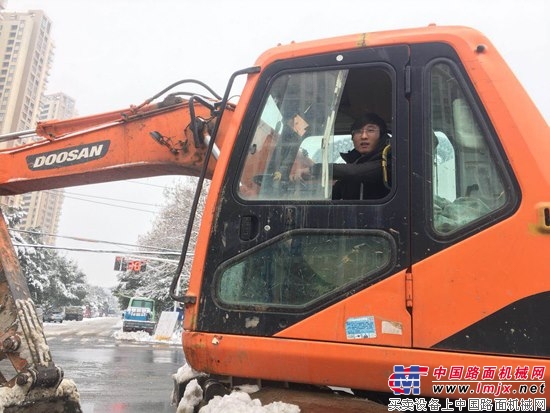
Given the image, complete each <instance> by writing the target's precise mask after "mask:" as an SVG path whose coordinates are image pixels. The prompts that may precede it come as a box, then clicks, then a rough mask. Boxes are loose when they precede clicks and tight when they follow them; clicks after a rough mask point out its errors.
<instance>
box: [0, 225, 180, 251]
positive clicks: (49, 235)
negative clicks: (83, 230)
mask: <svg viewBox="0 0 550 413" xmlns="http://www.w3.org/2000/svg"><path fill="white" fill-rule="evenodd" d="M8 230H9V231H14V232H21V233H24V234H32V235H44V236H47V237H55V238H65V239H72V240H76V241H82V242H90V243H97V244H111V245H124V246H126V247H138V248H150V249H156V250H164V251H174V250H171V249H169V248H162V247H153V246H149V245H137V244H127V243H124V242H116V241H105V240H99V239H90V238H80V237H73V236H69V235H57V234H50V233H45V232H38V231H29V230H25V229H15V228H8Z"/></svg>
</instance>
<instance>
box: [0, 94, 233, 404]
mask: <svg viewBox="0 0 550 413" xmlns="http://www.w3.org/2000/svg"><path fill="white" fill-rule="evenodd" d="M151 100H152V99H149V100H148V101H146V102H144V103H143V104H142V105H140V106H132V107H130V108H128V109H125V110H120V111H112V112H107V113H102V114H99V115H93V116H87V117H79V118H75V119H70V120H63V121H46V122H40V123H39V124H38V126H37V128H36V130H35V131H26V132H24V133H19V134H18V133H13V134H9V135H5V136H3V137H0V141H4V142H6V141H7V142H14V143H15V145H12V146H11V147H10V148H7V149H2V150H0V195H15V194H21V193H26V192H31V191H37V190H45V189H51V188H61V187H68V186H74V185H84V184H91V183H99V182H107V181H117V180H123V179H127V178H143V177H149V176H158V175H168V174H179V175H190V176H198V175H199V174H200V173H201V170H202V169H203V165H204V163H205V155H208V151H207V150H208V143H209V140H210V139H211V137H210V131H211V130H216V131H217V132H219V133H220V135H221V136H223V125H222V126H220V125H215V129H213V128H214V124H215V122H216V119H220V116H219V115H220V113H221V110H222V106H223V110H224V112H225V113H224V117H226V119H228V118H230V116H231V114H232V112H233V109H234V106H233V105H230V104H227V103H226V101H225V103H224V101H222V104H221V105H220V99H218V98H217V97H216V98H213V99H206V98H204V97H196V98H195V97H194V96H192V97H191V98H190V99H183V98H181V97H179V96H174V95H169V96H168V97H167V98H165V99H164V100H163V101H161V102H160V103H150V102H151ZM220 128H221V129H220ZM23 136H24V137H25V140H26V141H27V142H26V143H23V142H22V139H21V138H22V137H23ZM220 143H221V144H223V141H222V140H221V139H220V141H219V142H218V144H220ZM212 147H214V146H211V147H210V149H211V151H212V153H214V157H213V158H212V159H211V161H209V162H208V165H207V169H206V177H210V176H211V174H212V172H213V170H214V166H215V163H216V160H215V155H216V151H217V150H218V149H217V147H214V150H212ZM203 173H204V172H203ZM0 216H1V217H2V218H1V219H0V360H3V359H7V360H8V361H9V362H10V363H9V364H8V365H11V367H13V368H11V367H10V368H9V369H7V370H9V371H10V372H11V373H12V375H13V377H11V376H10V375H9V374H8V373H7V372H6V371H1V372H0V387H2V388H1V389H0V390H1V391H2V392H3V393H4V394H0V397H2V396H5V397H3V398H2V400H11V402H9V403H8V404H9V406H2V407H3V408H4V409H5V410H2V411H10V412H11V411H16V412H25V411H29V412H31V411H32V412H63V413H75V412H80V411H81V410H80V402H79V395H78V391H77V390H76V386H75V385H74V383H73V382H72V381H71V380H66V379H63V371H62V370H61V368H59V367H57V366H56V365H55V364H54V362H53V360H52V357H51V353H50V350H49V347H48V345H47V343H46V338H45V335H44V331H43V327H42V324H41V322H39V320H38V317H37V315H36V309H35V306H34V303H33V301H32V299H31V297H30V293H29V289H28V286H27V283H26V280H25V277H24V275H23V273H22V271H21V268H20V266H19V263H18V260H17V256H16V253H15V250H14V248H13V245H12V243H11V240H10V236H9V232H8V228H7V225H6V222H5V221H4V219H3V216H2V214H0ZM5 365H6V364H2V366H5ZM2 370H4V369H3V368H2ZM9 409H13V410H9ZM25 409H27V410H25ZM40 409H42V410H40Z"/></svg>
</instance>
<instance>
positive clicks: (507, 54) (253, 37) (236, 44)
mask: <svg viewBox="0 0 550 413" xmlns="http://www.w3.org/2000/svg"><path fill="white" fill-rule="evenodd" d="M32 9H39V10H44V11H45V13H46V14H47V16H48V17H49V18H50V19H51V20H52V24H53V27H52V36H53V39H54V42H55V45H56V48H55V56H54V60H53V66H52V69H51V76H50V81H49V86H48V93H55V92H63V93H65V94H67V95H69V96H71V97H72V98H74V99H76V103H77V108H78V111H79V113H80V114H81V115H88V114H94V113H100V112H106V111H110V110H114V109H122V108H126V107H128V106H129V105H131V104H139V103H141V102H143V101H144V100H145V99H147V98H149V97H151V96H152V95H154V94H155V93H157V92H158V91H160V90H162V89H164V87H166V86H168V85H169V84H171V83H173V82H175V81H177V80H180V79H186V78H195V79H199V80H201V81H203V82H205V83H206V84H208V85H209V86H211V87H212V88H214V89H215V90H216V91H217V92H218V93H219V94H222V93H223V91H224V88H225V84H226V82H227V80H228V78H229V76H230V75H231V74H232V73H233V72H234V71H236V70H238V69H242V68H245V67H248V66H251V65H253V64H254V62H255V60H256V58H257V57H258V56H259V55H260V54H261V53H262V52H263V51H264V50H266V49H268V48H270V47H273V46H276V45H277V44H279V43H283V44H285V43H289V42H291V41H304V40H312V39H316V38H323V37H332V36H339V35H345V34H352V33H360V32H367V31H377V30H388V29H398V28H408V27H417V26H426V25H428V24H430V23H436V24H438V25H465V26H471V27H474V28H476V29H478V30H480V31H481V32H483V33H484V34H485V35H487V37H488V38H489V39H490V40H491V41H492V43H493V44H494V45H495V46H496V48H497V49H498V50H499V51H500V53H501V54H502V55H503V57H504V59H505V60H506V61H507V62H508V64H509V65H510V67H511V68H512V70H513V71H514V73H515V74H516V76H517V77H518V78H519V80H520V81H521V82H522V84H523V85H524V87H525V88H526V89H527V91H528V93H529V94H530V95H531V97H532V98H533V100H534V101H535V103H536V104H537V106H538V107H539V109H540V110H541V112H542V114H543V115H544V116H545V118H546V119H547V120H548V119H549V118H550V94H549V89H550V88H549V86H548V68H549V67H550V57H549V53H548V51H549V50H550V24H549V20H550V1H548V0H521V1H520V0H455V1H446V0H416V1H413V0H384V1H373V0H337V1H324V0H315V1H309V0H276V1H271V2H263V1H252V0H249V1H245V0H232V1H227V0H205V1H189V0H110V1H107V0H103V1H102V0H94V1H89V0H8V2H7V11H18V12H23V11H27V10H32ZM165 182H167V180H166V179H165V180H164V181H157V182H153V181H152V180H149V181H146V183H149V184H152V185H158V184H161V185H162V184H163V183H165ZM168 182H172V180H168ZM67 191H68V192H70V193H71V194H68V197H67V199H66V201H65V204H64V207H63V214H62V217H61V222H60V228H59V233H60V234H62V235H72V236H79V237H85V238H92V239H102V240H112V241H118V242H124V243H134V242H135V241H136V237H137V235H138V234H139V233H143V232H145V231H147V230H148V229H149V228H150V225H151V219H152V218H153V216H154V214H152V213H151V212H143V210H148V211H151V210H153V209H155V208H154V207H153V206H151V205H143V204H125V208H120V207H112V206H108V205H102V204H100V203H98V202H104V203H107V204H109V203H110V204H113V203H114V201H110V200H106V199H104V200H101V199H99V198H89V199H92V200H95V202H94V203H91V202H85V201H81V200H77V199H74V198H75V197H76V195H75V194H77V193H80V194H93V195H96V196H103V197H106V198H123V199H127V200H129V201H134V202H142V203H148V204H159V203H161V202H162V195H161V194H162V189H161V188H159V187H157V186H151V185H142V184H136V183H132V184H126V185H121V184H109V185H108V186H107V189H105V190H104V191H103V192H100V190H99V189H98V188H97V186H94V187H93V188H92V187H85V188H81V187H76V188H71V189H68V190H67ZM70 197H72V198H70ZM119 204H120V203H119ZM128 207H131V208H134V209H140V210H141V211H136V210H132V209H128ZM156 209H158V208H156ZM61 243H62V242H61V240H60V241H58V244H61ZM63 245H68V244H67V243H66V242H63ZM78 246H83V245H82V244H78ZM87 246H88V247H92V248H104V247H107V246H105V245H99V244H98V245H96V246H91V245H87ZM109 248H112V246H110V247H109ZM71 256H73V257H75V258H77V259H78V261H79V264H80V266H81V268H82V269H83V270H84V271H85V272H86V273H87V275H88V279H89V281H90V282H91V283H92V284H94V285H102V286H112V285H114V284H115V282H116V280H115V272H114V271H113V270H112V263H113V262H114V256H115V254H112V255H108V254H91V253H86V254H78V255H71Z"/></svg>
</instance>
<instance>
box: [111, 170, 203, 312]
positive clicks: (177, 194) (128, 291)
mask: <svg viewBox="0 0 550 413" xmlns="http://www.w3.org/2000/svg"><path fill="white" fill-rule="evenodd" d="M196 182H197V180H196V178H191V177H183V178H181V179H180V180H178V181H177V182H176V183H175V184H174V186H172V187H168V188H167V189H166V190H165V191H164V200H165V202H164V205H163V207H162V209H161V211H160V212H159V214H158V215H157V217H156V218H155V220H154V222H153V225H152V228H151V229H150V230H149V231H148V232H147V233H145V234H143V235H141V236H139V238H138V245H140V250H142V251H143V250H147V249H151V250H154V251H162V252H172V253H173V255H160V254H159V255H157V256H151V258H149V259H148V260H147V269H146V271H144V272H133V271H126V272H121V273H119V275H118V281H119V283H118V285H117V287H116V288H115V290H114V294H115V295H116V296H117V297H119V302H120V305H121V307H122V308H124V307H125V306H126V304H127V303H128V300H129V297H131V296H136V295H139V296H145V297H150V298H153V299H154V300H155V301H156V302H157V306H158V309H159V310H168V309H172V308H173V306H174V303H173V300H172V299H171V298H170V295H169V292H170V284H171V282H172V279H173V277H174V274H175V272H176V268H177V266H178V261H179V253H180V252H181V248H182V244H183V240H184V237H185V232H186V225H187V221H188V217H189V212H190V210H191V207H192V204H193V198H194V194H195V188H196ZM208 188H209V182H208V181H205V182H204V185H203V191H202V193H201V199H200V202H199V206H198V208H197V212H196V215H195V225H194V226H193V231H192V236H191V241H190V244H189V251H188V254H190V255H188V256H187V257H186V260H185V265H184V267H183V271H182V277H181V280H180V281H181V282H180V290H181V292H182V293H183V292H185V291H186V290H187V286H188V283H189V273H190V269H191V263H192V259H191V256H192V253H193V251H194V249H195V244H196V239H197V235H198V228H199V224H200V219H201V217H202V211H203V209H204V203H205V199H206V194H207V192H208Z"/></svg>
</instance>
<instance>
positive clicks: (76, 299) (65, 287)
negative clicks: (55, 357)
mask: <svg viewBox="0 0 550 413" xmlns="http://www.w3.org/2000/svg"><path fill="white" fill-rule="evenodd" d="M3 212H4V217H5V219H6V221H7V224H8V228H15V227H16V226H17V224H19V223H20V222H21V220H22V218H23V217H24V212H22V211H21V210H20V209H15V208H8V209H7V210H6V211H3ZM10 236H11V239H12V242H13V243H14V246H15V250H16V253H17V258H18V260H19V264H20V267H21V271H22V273H23V275H24V276H25V278H26V280H27V285H28V287H29V291H30V294H31V298H32V299H33V301H34V302H35V304H37V305H41V306H44V307H46V308H47V307H57V306H65V305H81V304H82V301H83V300H84V298H85V297H86V294H87V291H88V287H89V286H88V284H87V281H86V275H85V274H84V273H83V272H82V271H81V270H80V269H79V268H78V266H77V265H76V263H75V262H73V261H72V260H70V259H68V258H67V257H65V256H63V255H60V254H59V252H58V251H56V250H53V249H47V248H42V247H40V246H41V245H43V239H42V235H41V234H40V230H39V229H34V230H31V231H29V232H28V233H25V234H24V235H23V234H22V233H19V232H17V231H11V232H10Z"/></svg>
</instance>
